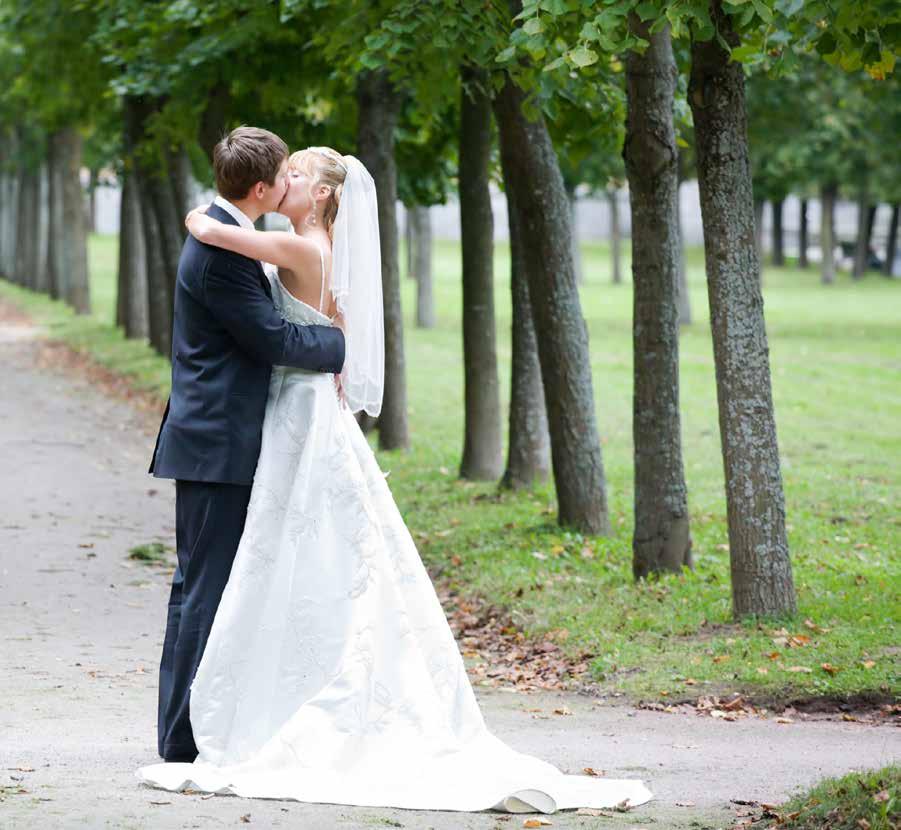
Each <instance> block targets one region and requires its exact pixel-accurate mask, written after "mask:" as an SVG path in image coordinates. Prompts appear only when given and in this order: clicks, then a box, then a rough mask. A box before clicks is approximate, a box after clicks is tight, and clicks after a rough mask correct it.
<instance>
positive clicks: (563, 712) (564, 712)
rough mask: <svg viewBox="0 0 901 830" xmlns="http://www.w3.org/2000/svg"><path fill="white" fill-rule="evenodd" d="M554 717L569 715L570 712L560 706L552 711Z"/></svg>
mask: <svg viewBox="0 0 901 830" xmlns="http://www.w3.org/2000/svg"><path fill="white" fill-rule="evenodd" d="M554 714H555V715H571V714H572V712H571V711H570V710H569V709H568V708H567V707H566V706H561V707H560V708H559V709H554Z"/></svg>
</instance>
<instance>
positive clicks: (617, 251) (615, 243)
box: [607, 188, 623, 285]
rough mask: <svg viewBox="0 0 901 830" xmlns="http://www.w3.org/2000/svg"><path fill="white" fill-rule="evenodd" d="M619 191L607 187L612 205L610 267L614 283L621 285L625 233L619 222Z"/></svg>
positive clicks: (608, 200)
mask: <svg viewBox="0 0 901 830" xmlns="http://www.w3.org/2000/svg"><path fill="white" fill-rule="evenodd" d="M618 193H619V189H618V188H608V189H607V203H608V204H609V205H610V269H611V273H612V275H613V284H614V285H620V284H622V281H623V268H622V255H621V251H622V236H623V235H622V230H621V229H620V223H619V202H618V201H617V198H616V197H617V194H618Z"/></svg>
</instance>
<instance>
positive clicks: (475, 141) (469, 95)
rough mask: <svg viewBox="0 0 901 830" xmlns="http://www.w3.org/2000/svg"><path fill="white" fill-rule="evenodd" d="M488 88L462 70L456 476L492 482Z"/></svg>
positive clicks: (495, 451) (495, 389) (497, 440)
mask: <svg viewBox="0 0 901 830" xmlns="http://www.w3.org/2000/svg"><path fill="white" fill-rule="evenodd" d="M490 95H491V91H490V87H489V79H488V76H487V74H486V73H485V72H483V71H481V70H479V69H477V68H475V67H473V66H471V65H468V64H464V65H463V66H462V67H461V70H460V145H459V158H460V164H459V182H460V185H459V186H460V234H461V246H462V255H463V361H464V384H465V400H466V418H465V439H464V444H463V459H462V461H461V462H460V476H461V477H462V478H469V479H475V480H483V481H484V480H487V481H491V480H495V479H497V477H498V476H499V475H500V474H501V467H502V464H503V456H502V451H503V447H502V439H501V402H500V383H499V381H498V374H497V347H496V345H495V324H494V219H493V216H492V213H491V193H490V191H489V189H488V184H489V177H490V172H489V171H490V166H491V144H492V134H491V97H490Z"/></svg>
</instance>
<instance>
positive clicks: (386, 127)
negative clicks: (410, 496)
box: [357, 69, 410, 450]
mask: <svg viewBox="0 0 901 830" xmlns="http://www.w3.org/2000/svg"><path fill="white" fill-rule="evenodd" d="M357 108H358V113H359V114H358V118H359V123H358V128H357V129H358V132H357V147H358V153H359V156H360V161H362V162H363V164H364V165H366V167H367V169H368V170H369V172H370V173H371V174H372V178H373V179H374V180H375V187H376V193H377V198H378V211H379V240H380V244H381V252H382V297H383V305H384V311H385V391H384V394H383V397H382V412H381V415H380V416H379V446H380V447H381V448H382V449H384V450H393V449H405V448H407V447H409V445H410V436H409V429H408V426H407V384H406V370H405V361H404V329H403V314H402V311H401V305H400V268H399V262H398V244H397V208H396V204H397V167H396V164H395V159H394V131H395V128H396V126H397V115H398V111H399V108H400V98H399V95H398V91H397V89H396V88H395V86H394V85H393V84H392V83H391V81H390V79H389V77H388V73H387V71H386V70H384V69H380V70H373V71H366V72H363V73H361V74H360V76H359V78H358V81H357Z"/></svg>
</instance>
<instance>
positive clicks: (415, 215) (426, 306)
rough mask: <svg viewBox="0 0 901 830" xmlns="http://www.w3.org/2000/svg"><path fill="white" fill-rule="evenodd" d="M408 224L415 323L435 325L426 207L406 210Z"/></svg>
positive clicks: (425, 326)
mask: <svg viewBox="0 0 901 830" xmlns="http://www.w3.org/2000/svg"><path fill="white" fill-rule="evenodd" d="M407 215H408V217H409V218H408V224H409V226H410V233H409V236H410V247H411V251H410V256H411V257H412V259H411V261H410V268H411V276H413V277H414V278H415V279H416V325H417V326H418V327H419V328H421V329H431V328H434V327H435V292H434V285H433V284H432V217H431V214H430V213H429V209H428V208H427V207H423V206H422V205H415V206H413V207H411V208H410V209H409V210H408V211H407Z"/></svg>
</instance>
